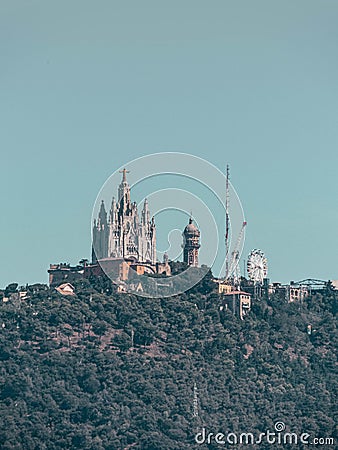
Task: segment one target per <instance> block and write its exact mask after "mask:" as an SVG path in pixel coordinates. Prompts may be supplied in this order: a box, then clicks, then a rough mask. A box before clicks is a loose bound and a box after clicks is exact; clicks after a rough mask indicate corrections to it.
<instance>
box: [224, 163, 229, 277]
mask: <svg viewBox="0 0 338 450" xmlns="http://www.w3.org/2000/svg"><path fill="white" fill-rule="evenodd" d="M229 204H230V194H229V164H227V168H226V181H225V279H227V278H228V276H229V230H230V220H229Z"/></svg>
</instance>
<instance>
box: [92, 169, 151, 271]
mask: <svg viewBox="0 0 338 450" xmlns="http://www.w3.org/2000/svg"><path fill="white" fill-rule="evenodd" d="M122 174H123V175H122V181H121V183H120V185H119V187H118V200H117V201H115V198H114V197H113V199H112V204H111V208H110V211H109V214H107V212H106V209H105V204H104V202H103V200H102V203H101V207H100V211H99V215H98V218H97V220H95V221H94V228H93V249H92V261H93V262H96V261H97V260H101V259H105V258H124V259H128V260H133V261H137V262H140V263H149V264H156V227H155V221H154V218H150V211H149V206H148V201H147V199H145V201H144V204H143V209H142V212H141V214H140V216H139V214H138V211H137V204H136V202H131V199H130V187H129V184H128V182H127V175H126V174H127V170H126V169H123V171H122Z"/></svg>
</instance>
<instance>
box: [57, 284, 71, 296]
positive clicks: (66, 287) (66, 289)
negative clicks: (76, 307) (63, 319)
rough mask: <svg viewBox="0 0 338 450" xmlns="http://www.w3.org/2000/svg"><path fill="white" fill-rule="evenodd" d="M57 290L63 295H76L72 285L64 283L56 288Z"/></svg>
mask: <svg viewBox="0 0 338 450" xmlns="http://www.w3.org/2000/svg"><path fill="white" fill-rule="evenodd" d="M55 290H56V291H58V292H59V294H61V295H75V289H74V286H73V285H72V284H70V283H62V284H60V286H58V287H56V288H55Z"/></svg>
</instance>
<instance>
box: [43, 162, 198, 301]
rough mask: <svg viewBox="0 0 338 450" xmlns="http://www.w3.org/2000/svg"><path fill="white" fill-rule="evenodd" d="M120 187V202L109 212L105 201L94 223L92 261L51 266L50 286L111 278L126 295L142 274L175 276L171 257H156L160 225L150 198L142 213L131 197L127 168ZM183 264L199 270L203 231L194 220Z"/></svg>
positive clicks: (188, 230)
mask: <svg viewBox="0 0 338 450" xmlns="http://www.w3.org/2000/svg"><path fill="white" fill-rule="evenodd" d="M121 172H122V180H121V183H120V184H119V186H118V200H117V201H116V200H115V198H114V197H113V199H112V202H111V207H110V210H109V212H108V213H107V210H106V207H105V204H104V201H103V200H102V202H101V205H100V209H99V212H98V217H97V219H95V220H94V224H93V240H92V261H91V262H90V263H89V262H88V260H82V261H80V265H78V266H70V265H69V264H65V263H60V264H50V267H49V269H48V273H49V284H50V286H58V285H59V284H60V283H65V282H67V283H71V282H74V281H75V280H77V279H79V278H87V279H90V278H91V277H102V276H105V275H109V277H111V279H113V280H114V282H115V283H116V284H117V286H118V292H126V291H127V288H126V283H128V282H129V283H132V282H134V281H133V280H135V279H136V281H135V282H136V283H138V285H139V287H138V289H142V286H141V283H139V281H137V276H138V275H145V274H148V275H159V274H162V275H167V276H170V275H171V266H170V264H169V259H168V255H167V254H166V253H165V254H164V256H163V261H162V262H160V261H158V260H157V258H156V226H155V220H154V217H152V216H151V215H150V211H149V205H148V201H147V199H145V200H144V203H143V207H142V211H141V213H140V214H139V212H138V208H137V204H136V202H132V201H131V198H130V186H129V184H128V181H127V173H128V171H127V170H126V169H123V170H122V171H121ZM182 237H183V245H182V247H183V261H184V262H185V263H186V264H187V265H188V266H193V267H198V264H199V263H198V252H199V248H200V243H199V241H200V231H199V230H198V228H197V227H196V226H195V225H194V223H193V220H192V218H190V220H189V223H188V225H187V226H186V227H185V229H184V231H183V233H182ZM135 276H136V278H135Z"/></svg>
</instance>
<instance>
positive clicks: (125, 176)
mask: <svg viewBox="0 0 338 450" xmlns="http://www.w3.org/2000/svg"><path fill="white" fill-rule="evenodd" d="M119 172H120V173H123V176H122V181H123V182H124V183H126V182H127V173H129V172H130V170H127V169H126V168H124V169H123V170H120V171H119Z"/></svg>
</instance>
